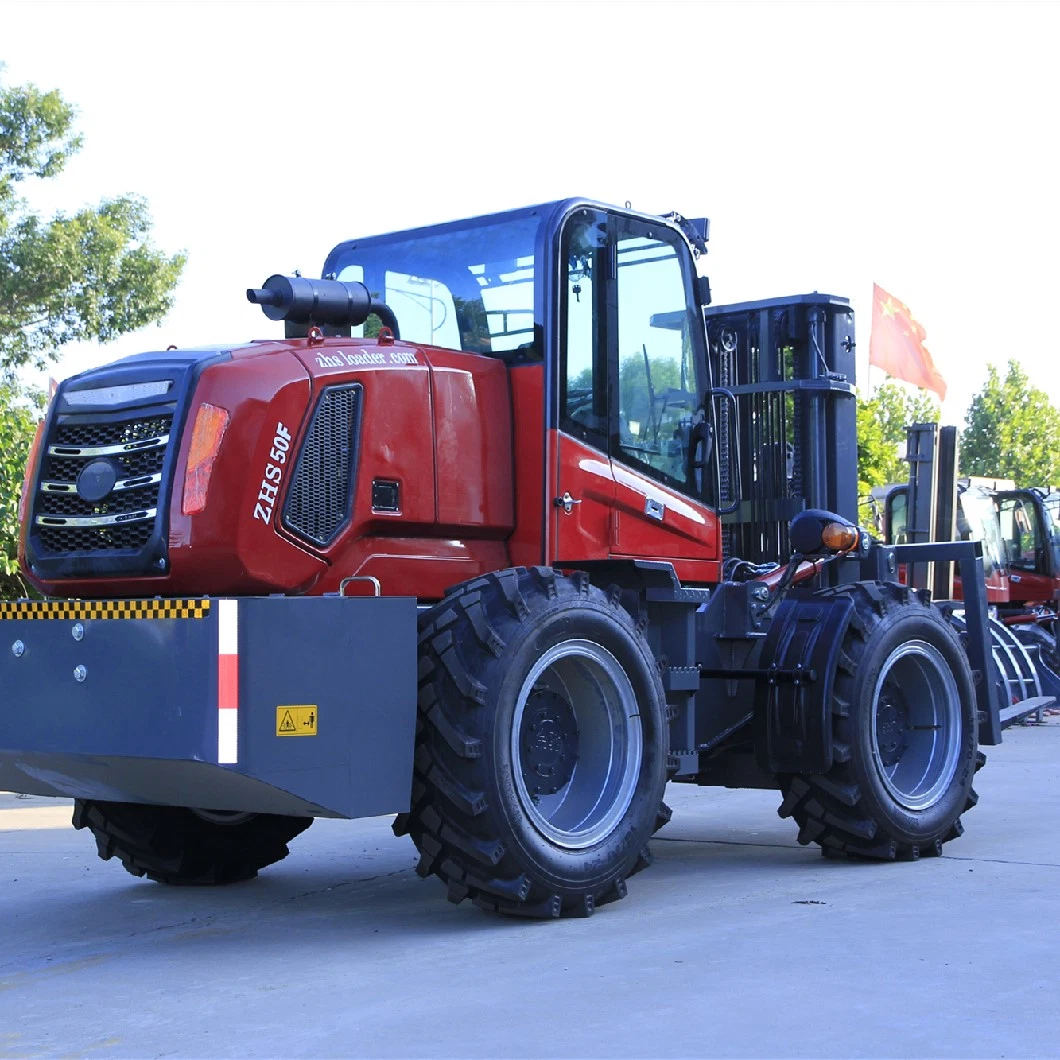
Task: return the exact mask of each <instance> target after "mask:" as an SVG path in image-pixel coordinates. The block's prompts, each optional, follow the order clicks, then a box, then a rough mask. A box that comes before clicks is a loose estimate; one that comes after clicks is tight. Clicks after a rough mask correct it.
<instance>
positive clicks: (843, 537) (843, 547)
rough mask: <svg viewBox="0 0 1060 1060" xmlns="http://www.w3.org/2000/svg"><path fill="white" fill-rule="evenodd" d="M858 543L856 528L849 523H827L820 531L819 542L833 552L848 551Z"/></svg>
mask: <svg viewBox="0 0 1060 1060" xmlns="http://www.w3.org/2000/svg"><path fill="white" fill-rule="evenodd" d="M857 543H858V528H857V527H856V526H851V525H850V524H849V523H829V524H828V525H827V526H826V527H825V528H824V529H823V530H822V531H821V544H822V545H824V547H825V548H827V549H831V550H832V551H833V552H849V551H850V549H852V548H853V547H854V546H855V545H856V544H857Z"/></svg>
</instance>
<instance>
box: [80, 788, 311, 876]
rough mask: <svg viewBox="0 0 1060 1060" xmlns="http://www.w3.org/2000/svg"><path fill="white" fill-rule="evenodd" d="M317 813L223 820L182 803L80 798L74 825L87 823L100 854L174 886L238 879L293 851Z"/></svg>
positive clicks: (85, 824) (253, 874)
mask: <svg viewBox="0 0 1060 1060" xmlns="http://www.w3.org/2000/svg"><path fill="white" fill-rule="evenodd" d="M312 823H313V818H312V817H286V816H280V815H278V814H264V813H262V814H255V815H254V816H253V817H250V818H248V819H247V820H245V821H243V822H240V823H237V824H217V823H214V822H211V821H207V820H205V819H204V818H202V817H199V816H198V815H197V814H195V813H194V812H193V811H192V810H189V809H186V808H185V807H182V806H152V805H146V804H140V803H120V802H98V801H96V800H92V799H77V800H75V803H74V813H73V825H74V827H75V828H78V829H81V828H87V829H88V830H89V831H90V832H91V833H92V835H93V836H94V838H95V840H96V849H97V851H98V853H99V856H100V858H102V859H103V860H104V861H109V860H110V859H111V858H117V859H118V861H120V862H121V864H122V866H123V867H124V868H125V870H126V871H127V872H129V873H130V874H131V875H133V876H138V877H142V876H146V877H147V878H148V879H149V880H153V881H155V882H156V883H165V884H170V885H174V886H210V885H216V884H226V883H237V882H239V881H241V880H249V879H252V878H253V877H254V876H256V875H257V874H258V872H259V870H261V869H263V868H265V867H266V866H267V865H272V864H274V863H276V862H277V861H282V860H283V859H284V858H285V857H287V854H288V853H289V850H288V847H287V844H288V843H289V842H290V841H291V840H292V839H294V837H295V836H297V835H299V834H300V833H301V832H304V831H305V830H306V829H307V828H308V827H309V826H310V825H311V824H312Z"/></svg>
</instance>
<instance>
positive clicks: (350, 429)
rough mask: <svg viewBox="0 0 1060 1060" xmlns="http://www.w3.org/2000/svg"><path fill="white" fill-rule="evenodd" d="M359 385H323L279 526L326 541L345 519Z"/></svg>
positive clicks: (354, 462) (353, 466)
mask: <svg viewBox="0 0 1060 1060" xmlns="http://www.w3.org/2000/svg"><path fill="white" fill-rule="evenodd" d="M361 399H362V387H361V385H360V383H352V384H350V385H349V386H333V387H328V388H327V389H326V390H325V391H324V393H323V394H321V395H320V400H319V401H318V402H317V407H316V410H315V411H314V413H313V422H312V423H311V424H310V425H309V431H308V432H307V434H306V437H305V441H304V442H303V443H302V451H301V452H300V453H299V454H298V462H297V464H295V469H294V477H293V478H292V479H291V486H290V489H289V490H288V493H287V501H286V503H285V504H284V507H283V525H284V527H285V528H286V529H287V530H290V531H291V533H292V534H296V535H297V536H298V537H301V538H304V539H305V540H306V541H309V542H311V543H312V544H314V545H321V546H325V545H329V544H331V542H332V541H334V540H335V537H336V536H337V535H338V532H339V531H340V530H341V529H342V528H343V527H344V526H345V525H346V524H347V523H348V522H349V521H350V517H351V515H352V508H353V491H354V481H355V475H356V470H357V438H358V434H359V429H360V422H361Z"/></svg>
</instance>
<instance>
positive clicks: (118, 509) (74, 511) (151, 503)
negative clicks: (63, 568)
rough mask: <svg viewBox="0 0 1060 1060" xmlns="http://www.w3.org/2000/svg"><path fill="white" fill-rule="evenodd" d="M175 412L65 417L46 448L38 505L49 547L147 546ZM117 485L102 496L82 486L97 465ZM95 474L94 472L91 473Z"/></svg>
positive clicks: (37, 521)
mask: <svg viewBox="0 0 1060 1060" xmlns="http://www.w3.org/2000/svg"><path fill="white" fill-rule="evenodd" d="M172 427H173V416H172V414H161V415H159V414H153V415H148V416H138V417H135V418H133V417H130V418H129V419H125V420H115V419H113V418H110V417H108V419H107V420H106V421H104V422H91V421H87V420H86V419H84V418H79V419H78V420H67V421H65V422H63V421H60V422H58V423H57V424H55V425H54V426H53V428H52V430H51V433H50V436H49V438H48V439H47V443H46V446H45V450H44V454H43V460H42V466H41V472H40V476H39V478H38V486H37V491H36V498H35V504H34V513H33V523H34V529H35V530H36V531H37V533H38V534H39V539H40V543H41V545H42V546H43V548H44V549H45V550H46V551H47V552H52V553H64V552H95V551H114V550H128V549H141V548H143V547H144V546H145V545H146V544H147V542H148V540H149V539H150V537H151V534H152V532H153V530H154V526H155V520H156V517H157V515H158V510H159V507H160V497H159V494H160V491H161V488H162V468H163V464H164V462H165V457H166V451H167V448H168V445H169V440H170V433H171V431H172ZM94 463H98V464H101V465H107V466H106V467H104V468H103V471H104V472H105V474H106V475H107V476H111V477H112V478H113V483H112V484H111V485H110V488H109V489H108V490H106V493H105V495H104V496H103V497H101V498H99V499H86V497H85V496H84V494H85V493H89V495H90V497H91V492H90V491H88V490H85V489H84V488H82V489H81V490H79V489H78V480H79V478H80V476H81V473H82V472H83V471H84V469H85V468H86V467H88V466H89V465H90V464H94ZM90 474H91V473H90Z"/></svg>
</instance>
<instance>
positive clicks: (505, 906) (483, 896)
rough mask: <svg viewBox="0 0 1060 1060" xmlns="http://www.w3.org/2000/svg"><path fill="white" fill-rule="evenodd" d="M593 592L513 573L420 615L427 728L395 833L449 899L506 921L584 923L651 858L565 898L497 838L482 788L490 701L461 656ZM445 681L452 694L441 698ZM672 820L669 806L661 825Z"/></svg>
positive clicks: (468, 588)
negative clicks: (571, 919)
mask: <svg viewBox="0 0 1060 1060" xmlns="http://www.w3.org/2000/svg"><path fill="white" fill-rule="evenodd" d="M592 591H593V586H592V583H591V582H590V580H589V578H588V577H587V576H586V575H580V576H579V575H578V574H575V575H572V576H565V575H562V574H560V573H559V572H558V571H555V570H552V569H551V568H547V567H532V568H522V567H520V568H513V569H510V570H505V571H500V572H497V573H493V574H488V575H486V576H485V577H483V578H478V579H475V580H474V581H472V582H468V583H465V584H464V585H458V586H455V587H453V588H452V589H450V590H447V592H446V594H445V596H444V597H443V599H442V600H441V601H440V602H439V603H437V604H435V605H434V606H433V607H432V608H430V609H428V610H426V611H425V612H423V613H422V614H421V616H420V620H419V621H420V634H419V638H418V639H419V644H420V652H421V659H420V664H419V668H418V674H419V707H420V715H421V717H422V718H423V719H424V721H425V724H423V725H422V726H420V727H419V731H418V734H417V741H416V750H415V755H414V782H413V800H412V806H411V809H410V810H409V812H408V813H407V814H403V815H400V816H399V817H398V818H397V819H396V820H395V822H394V826H393V827H394V831H395V833H397V834H409V835H411V837H412V839H413V841H414V842H415V844H416V846H417V848H418V850H419V851H420V855H421V856H420V861H419V864H418V866H417V872H418V873H419V874H420V875H422V876H427V875H435V876H438V877H439V878H440V879H441V880H442V882H443V883H444V884H445V885H446V896H447V898H448V899H449V901H450V902H454V903H459V902H462V901H463V900H464V899H469V900H470V901H471V902H472V903H473V904H474V905H476V906H478V907H480V908H482V909H485V910H488V911H490V912H493V913H499V914H501V915H503V916H520V917H533V918H543V919H552V918H555V917H560V916H582V917H584V916H587V915H591V913H592V912H593V911H594V910H595V909H596V908H597V907H598V906H601V905H605V904H607V903H608V902H611V901H616V900H617V899H619V898H622V897H624V896H625V894H626V878H627V877H628V876H631V875H633V874H634V873H635V872H637V871H639V870H640V869H641V868H644V867H645V866H646V865H647V864H648V863H649V862H650V857H651V855H650V852H649V851H648V850H647V848H646V847H645V848H644V849H643V850H641V851H639V852H638V854H637V856H636V858H635V860H634V861H633V863H632V864H631V865H629V866H628V868H627V869H626V871H625V872H624V873H623V874H622V876H621V877H620V878H619V879H617V880H616V879H611V880H609V881H608V882H607V883H606V886H603V887H601V889H600V893H591V894H584V893H581V894H561V893H558V892H557V891H556V890H552V889H549V888H548V887H547V886H546V885H544V884H542V883H535V882H533V881H531V880H530V878H529V877H528V876H527V875H526V874H525V873H524V872H523V871H522V869H521V867H520V863H519V862H518V861H517V860H516V858H515V856H514V855H513V853H512V852H511V851H509V850H507V849H506V848H505V846H504V843H503V842H502V841H500V840H499V839H498V837H497V836H496V834H494V831H493V828H492V826H491V818H492V816H493V812H494V811H492V810H491V808H490V807H489V805H488V801H487V798H486V795H485V792H484V790H483V788H482V777H483V769H484V766H483V764H482V763H483V759H482V749H483V737H484V733H485V724H486V718H485V712H483V711H481V710H479V709H478V708H479V707H481V706H483V705H484V704H485V699H486V687H485V685H483V684H482V683H481V682H480V681H479V680H478V679H477V678H476V676H475V672H474V669H475V666H476V665H478V664H477V663H475V662H474V661H473V662H472V664H471V665H468V664H466V663H465V662H464V661H463V658H462V656H466V657H468V658H471V659H472V660H474V659H476V658H477V659H479V660H480V661H481V664H487V663H488V661H489V660H495V659H496V658H497V656H498V655H499V654H500V649H503V646H504V645H505V644H506V643H507V642H508V641H509V639H510V637H509V634H508V630H509V628H510V627H512V626H514V625H517V624H518V623H520V622H523V621H524V620H526V619H527V618H529V617H531V616H532V615H533V614H534V613H535V612H539V611H540V610H541V609H542V608H545V607H548V606H550V605H554V604H555V602H556V600H557V599H559V598H561V597H565V596H566V597H580V598H586V597H589V596H590V595H591V594H592ZM608 603H609V604H610V609H611V611H612V612H613V613H614V615H615V616H618V617H619V620H620V621H622V622H623V623H625V624H626V626H627V628H631V629H632V628H637V627H636V618H635V617H634V616H631V615H630V614H629V613H628V611H626V609H625V608H624V607H623V606H622V602H621V600H620V598H619V597H618V596H615V595H612V596H611V597H610V598H608ZM453 616H455V620H454V617H453ZM458 640H459V643H460V644H461V650H460V651H457V650H456V648H455V644H456V643H457V641H458ZM498 646H500V647H499V648H498ZM439 685H444V686H445V687H446V688H447V689H448V693H447V694H445V695H441V694H439V693H438V691H437V689H438V686H439ZM660 689H661V685H660ZM436 737H437V738H436ZM669 819H670V810H669V808H668V807H667V806H666V805H665V803H661V804H660V807H659V810H658V813H657V816H656V818H655V822H654V828H655V829H657V828H660V827H662V826H663V825H664V824H665V823H666V822H667V821H668V820H669Z"/></svg>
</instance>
